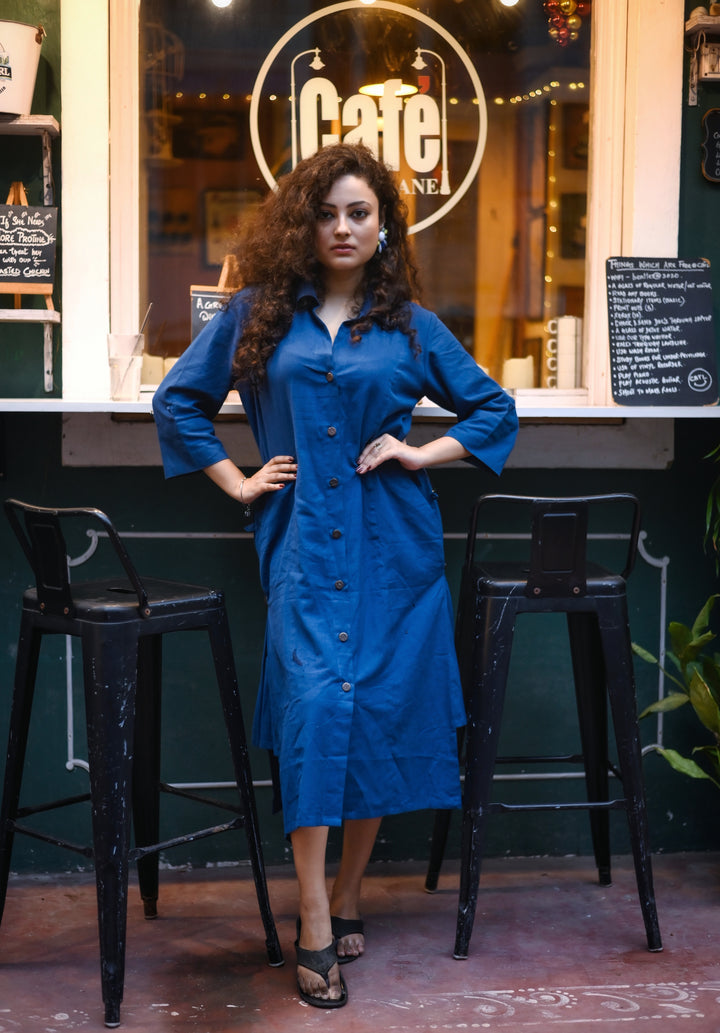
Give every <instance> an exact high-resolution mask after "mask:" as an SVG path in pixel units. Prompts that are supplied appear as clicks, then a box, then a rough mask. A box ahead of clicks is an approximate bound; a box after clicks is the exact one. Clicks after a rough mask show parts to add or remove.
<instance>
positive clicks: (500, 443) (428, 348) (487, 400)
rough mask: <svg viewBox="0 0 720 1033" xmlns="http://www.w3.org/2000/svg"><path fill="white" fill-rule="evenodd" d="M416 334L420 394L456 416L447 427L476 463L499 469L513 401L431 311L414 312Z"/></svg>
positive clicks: (513, 420) (511, 437)
mask: <svg viewBox="0 0 720 1033" xmlns="http://www.w3.org/2000/svg"><path fill="white" fill-rule="evenodd" d="M418 331H419V332H418V337H419V340H420V343H421V347H422V349H423V352H422V355H423V360H424V363H425V378H426V385H425V388H426V390H425V393H426V395H427V397H428V398H429V399H430V401H432V402H435V403H436V404H437V405H440V406H442V408H443V409H448V410H449V411H450V412H454V413H455V414H456V415H457V419H458V422H457V423H456V424H455V425H454V426H453V427H451V428H450V429H449V430H448V432H447V433H448V435H449V436H450V437H453V438H456V439H457V440H458V441H459V442H460V444H461V445H462V446H463V447H464V448H466V449H467V451H468V452H469V453H470V457H469V461H470V462H473V461H474V462H476V463H477V462H480V463H483V464H484V465H485V466H488V467H489V468H490V469H491V470H493V471H494V472H495V473H500V471H501V470H502V468H503V466H504V464H505V461H506V459H507V457H508V456H509V455H510V452H511V451H512V448H513V445H514V444H515V438H516V437H517V432H518V419H517V414H516V412H515V402H514V401H513V399H512V398H511V397H510V395H508V394H507V393H506V392H505V391H503V389H502V388H501V387H500V385H499V384H497V383H496V382H495V381H494V380H493V379H492V378H491V377H489V376H488V375H487V374H486V373H485V372H484V371H483V370H482V369H481V368H480V366H478V364H477V363H476V362H475V360H474V359H473V358H472V356H471V355H469V354H468V352H467V351H466V350H465V349H464V348H463V346H462V345H461V344H460V342H459V341H458V340H456V338H455V337H454V336H453V335H452V334H451V333H450V331H449V330H448V329H447V327H446V326H445V325H444V324H443V323H442V322H441V321H440V320H439V319H438V318H437V317H436V316H435V315H434V314H433V313H431V312H428V311H427V310H422V309H420V310H419V311H418Z"/></svg>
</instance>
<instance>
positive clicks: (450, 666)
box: [153, 289, 517, 833]
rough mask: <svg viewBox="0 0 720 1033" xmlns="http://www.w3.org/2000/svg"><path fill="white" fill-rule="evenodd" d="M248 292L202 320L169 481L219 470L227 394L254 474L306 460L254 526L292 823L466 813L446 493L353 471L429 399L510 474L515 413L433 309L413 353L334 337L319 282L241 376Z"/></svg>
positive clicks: (180, 366) (173, 419) (477, 458)
mask: <svg viewBox="0 0 720 1033" xmlns="http://www.w3.org/2000/svg"><path fill="white" fill-rule="evenodd" d="M249 298H250V294H249V293H248V292H247V291H242V292H240V294H238V295H235V297H234V298H233V299H232V301H231V302H230V304H229V305H228V307H227V308H226V309H225V310H224V311H222V312H220V313H218V314H217V315H216V316H215V317H214V318H213V319H212V321H211V322H210V323H209V324H208V325H207V326H206V327H205V328H204V330H203V331H202V332H201V333H200V334H199V336H198V337H197V338H196V339H195V341H194V342H193V343H192V344H191V346H190V347H189V348H188V350H187V351H186V352H185V353H184V354H183V356H182V357H181V358H180V359H179V361H178V362H177V363H176V364H175V365H174V366H173V367H172V369H171V370H170V372H169V373H168V375H167V376H166V377H165V379H164V381H163V382H162V384H161V385H160V387H159V388H158V390H157V392H156V394H155V398H154V403H153V408H154V412H155V419H156V423H157V428H158V433H159V437H160V445H161V449H162V454H163V462H164V466H165V473H166V475H167V476H168V477H172V476H175V475H177V474H184V473H190V472H193V471H196V470H201V469H203V468H204V467H206V466H209V465H211V464H213V463H216V462H218V461H219V460H221V459H224V458H226V456H227V452H226V451H225V448H224V446H223V445H222V443H221V442H220V440H219V439H218V438H217V437H216V436H215V433H214V429H213V424H212V420H213V418H214V416H215V415H216V414H217V412H218V410H219V408H220V406H221V405H222V403H223V402H224V400H225V398H226V395H227V393H228V390H230V389H231V388H232V387H233V386H235V387H237V388H238V390H239V391H240V395H241V398H242V402H243V405H244V408H245V411H246V413H247V417H248V420H249V423H250V426H251V428H252V431H253V434H254V436H255V440H256V442H257V445H258V448H259V451H260V455H261V457H262V460H263V462H267V461H268V460H269V459H271V458H272V457H273V456H277V455H288V456H294V457H295V458H296V460H297V463H298V471H297V479H296V481H295V482H294V483H292V484H290V485H288V486H287V487H285V488H283V489H282V490H281V491H277V492H270V493H268V494H266V495H264V496H263V497H262V498H261V499H260V500H258V502H257V503H256V505H255V514H254V516H255V519H254V529H255V543H256V548H257V552H258V556H259V561H260V576H261V579H262V586H263V590H264V592H265V594H266V596H267V605H268V614H267V629H266V637H265V651H264V658H263V665H262V675H261V683H260V688H259V694H258V699H257V705H256V710H255V720H254V725H253V740H254V742H255V744H256V745H257V746H260V747H264V748H267V749H270V750H271V751H272V752H273V753H274V754H275V755H276V757H277V758H278V762H279V770H280V785H281V792H282V805H283V816H284V824H285V831H286V832H288V833H289V832H291V831H292V830H293V829H295V828H298V827H302V826H315V825H339V824H340V823H341V822H342V821H343V819H346V818H369V817H379V816H381V815H385V814H394V813H401V812H404V811H411V810H416V809H420V808H453V807H457V806H458V805H459V802H460V780H459V769H458V759H457V739H456V729H457V728H458V727H459V726H461V725H463V724H464V723H465V711H464V706H463V698H462V693H461V689H460V681H459V677H458V669H457V661H456V657H455V651H454V645H453V617H452V606H451V600H450V593H449V589H448V585H447V582H446V580H445V573H444V567H445V560H444V549H443V535H442V525H441V521H440V514H439V509H438V504H437V500H436V496H435V493H434V492H433V490H432V488H431V486H430V481H429V479H428V476H427V474H426V472H425V471H424V470H421V471H410V470H406V469H404V468H403V467H402V466H401V465H400V464H399V463H398V462H396V461H389V462H387V463H384V464H382V465H381V466H380V467H379V468H378V469H376V470H373V471H371V472H369V473H366V474H363V475H359V474H357V473H356V472H355V466H356V461H357V458H358V456H359V455H360V452H361V451H362V449H363V447H364V446H365V445H366V444H367V443H368V442H369V441H371V440H372V439H374V438H375V437H377V436H378V435H380V434H382V433H388V434H392V435H393V436H394V437H396V438H399V439H400V440H403V439H404V438H405V437H406V436H407V434H408V431H409V430H410V422H411V416H412V411H413V408H414V407H415V405H416V404H417V402H418V400H419V399H420V398H422V397H423V396H427V397H428V398H429V399H431V400H432V401H433V402H436V403H437V404H438V405H440V406H442V407H443V408H445V409H449V410H451V411H452V412H454V413H456V414H457V417H458V422H457V423H456V424H455V425H454V426H453V427H452V428H451V429H450V430H449V431H448V433H449V434H450V436H452V437H454V438H456V439H457V440H458V441H459V442H461V444H462V445H463V446H464V447H465V448H466V449H467V451H468V452H469V453H470V460H469V461H470V462H473V463H476V464H484V465H485V466H487V467H489V468H490V469H491V470H493V471H495V472H496V473H499V472H500V470H501V469H502V466H503V463H504V462H505V460H506V458H507V456H508V454H509V452H510V450H511V448H512V446H513V443H514V440H515V436H516V433H517V417H516V415H515V407H514V403H513V401H512V399H511V398H509V397H508V395H506V394H505V392H504V391H503V390H502V389H501V388H500V387H498V385H497V384H496V383H495V382H494V381H493V380H491V379H490V378H489V377H488V376H486V375H485V374H484V373H483V372H482V370H481V369H480V368H479V367H478V366H477V364H476V363H475V362H474V361H473V359H472V358H471V357H470V355H468V353H467V352H466V351H465V349H464V348H463V347H462V346H461V345H460V344H459V343H458V341H457V340H456V339H455V338H454V337H453V336H452V334H451V333H450V331H449V330H448V329H447V328H446V327H445V326H444V325H443V324H442V323H441V322H440V320H439V319H438V318H437V317H436V316H435V315H433V314H432V313H431V312H428V311H427V310H425V309H423V308H421V307H419V306H417V305H413V306H412V321H413V326H414V327H415V329H416V331H417V342H418V344H419V346H420V351H419V352H417V351H413V350H412V349H411V347H410V343H409V340H408V337H407V336H406V335H405V334H402V333H400V332H399V331H397V332H389V331H384V330H381V329H379V328H377V327H373V328H372V329H371V330H369V331H368V332H366V333H365V334H364V335H363V337H362V340H361V341H360V342H359V343H357V344H354V343H353V342H352V341H351V339H350V327H349V324H344V325H343V326H341V328H340V330H339V332H338V334H337V336H336V338H335V341H334V342H333V341H332V340H331V338H330V334H329V333H328V330H327V328H326V327H325V325H324V324H323V323H322V322H321V320H320V319H319V318H318V317H317V316H316V315H315V312H314V308H315V305H316V299H315V298H314V297H313V295H312V292H311V291H310V290H309V289H306V290H303V291H301V292H300V294H299V297H298V303H297V307H296V312H295V316H294V319H293V323H292V325H291V327H290V330H289V332H288V334H287V335H286V337H285V338H284V339H283V340H282V341H281V342H280V344H279V345H278V347H277V348H276V350H275V352H274V353H273V355H272V357H271V359H270V361H269V363H268V366H267V377H266V379H265V380H264V381H263V383H262V385H261V386H260V387H259V388H255V389H253V388H251V387H249V386H248V385H244V384H242V383H241V384H234V383H233V376H232V371H231V370H232V360H233V354H234V351H235V348H236V345H237V341H238V337H239V332H240V327H241V325H242V321H243V318H244V314H245V313H246V312H247V306H248V304H249Z"/></svg>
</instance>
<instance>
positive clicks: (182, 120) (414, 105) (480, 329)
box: [140, 0, 593, 388]
mask: <svg viewBox="0 0 720 1033" xmlns="http://www.w3.org/2000/svg"><path fill="white" fill-rule="evenodd" d="M419 6H421V7H422V10H421V11H418V10H416V8H418V7H419ZM561 8H562V10H561ZM553 10H554V11H555V13H554V14H553V13H552V12H549V11H548V10H546V9H545V6H544V5H543V3H542V2H539V0H532V2H531V0H519V2H518V3H516V4H515V5H514V6H507V5H505V4H503V3H501V2H500V0H463V2H459V3H447V2H446V0H433V2H430V3H427V4H423V5H417V4H405V5H403V4H398V3H383V2H381V0H378V2H376V3H366V4H362V3H345V4H343V3H333V4H317V3H316V4H312V3H305V2H301V0H284V2H278V0H276V2H274V3H272V4H268V3H266V2H262V0H232V2H230V3H227V2H226V3H225V5H224V6H220V5H216V4H214V3H212V2H211V0H144V2H143V3H142V4H141V7H140V12H141V14H140V18H141V24H140V53H141V68H140V72H141V104H142V107H141V112H140V117H141V127H142V135H141V153H140V161H141V181H143V182H144V186H145V189H144V190H143V192H142V195H141V196H142V198H143V203H144V210H143V211H142V212H141V230H142V238H141V246H143V248H144V249H145V250H146V253H147V274H146V277H147V278H146V283H145V285H144V293H145V294H146V295H147V300H148V302H150V301H152V303H153V307H152V312H151V317H150V321H149V325H148V329H147V330H146V340H147V342H148V348H149V349H150V350H151V351H152V352H153V353H155V354H156V356H157V357H158V359H159V358H161V357H166V358H168V359H170V360H172V358H173V357H174V356H176V355H178V354H180V353H181V352H182V351H183V350H184V348H185V347H186V346H187V344H188V342H189V339H190V334H191V333H192V329H191V321H190V314H191V309H190V296H189V290H190V286H191V285H213V284H216V283H217V282H218V280H219V278H220V276H221V274H222V271H223V264H224V261H225V256H226V255H227V253H228V251H229V250H230V247H231V244H230V241H231V238H232V233H233V230H234V229H235V227H236V225H237V223H238V221H239V220H241V219H242V218H243V215H244V214H246V213H248V212H250V211H252V208H253V206H254V205H255V204H257V202H258V201H259V200H260V199H261V198H262V197H263V196H264V195H265V194H266V192H267V191H268V190H269V189H271V188H272V186H273V185H274V183H275V182H276V180H277V178H278V177H279V176H281V175H282V174H283V173H284V172H287V171H288V170H289V169H290V168H292V167H293V165H294V164H295V163H296V162H297V160H298V159H299V158H300V157H302V156H304V155H306V154H307V153H309V152H310V151H312V150H315V149H317V147H318V146H320V145H322V143H323V142H327V141H332V140H338V139H350V140H357V139H363V140H364V141H365V142H366V143H367V144H368V145H369V146H371V147H372V148H373V149H374V150H375V151H376V153H378V154H379V156H380V157H381V158H383V160H385V161H386V162H387V163H388V164H390V165H391V166H392V167H393V168H394V169H395V170H396V176H397V181H398V185H399V188H400V191H401V195H402V197H403V199H404V200H405V202H406V204H407V206H408V213H409V223H410V227H411V232H412V237H413V243H414V247H415V252H416V256H417V260H418V264H419V267H420V270H421V278H422V283H423V288H424V292H423V301H424V303H425V304H426V305H427V306H428V307H429V308H432V309H433V310H434V311H435V312H437V314H438V315H439V316H440V317H441V318H442V319H443V321H444V322H445V323H446V324H447V325H448V326H449V327H450V329H451V330H452V331H453V332H454V333H455V335H456V336H457V337H458V338H459V340H460V341H462V343H463V344H464V345H465V347H466V348H467V349H468V350H469V351H470V352H471V353H472V354H473V356H474V357H475V359H476V360H477V361H478V362H479V363H480V364H481V365H482V366H483V367H485V368H486V369H487V370H488V371H489V372H490V373H491V374H492V375H493V376H494V377H495V378H496V379H498V380H500V381H501V382H502V383H504V384H505V385H506V386H510V387H513V388H515V387H523V388H557V387H558V386H560V387H566V388H576V387H580V386H581V381H582V362H581V341H582V321H583V315H584V307H585V264H586V263H585V258H586V230H587V184H588V158H589V144H590V134H589V98H590V92H591V83H590V74H591V71H590V44H591V38H592V31H593V25H592V22H593V18H592V5H591V4H590V3H583V2H581V3H575V0H567V2H566V3H564V4H562V5H560V6H559V7H558V5H554V7H553ZM563 12H564V13H563ZM231 271H232V270H231V269H228V267H226V269H225V273H226V274H227V273H228V272H230V273H231ZM158 368H160V366H159V364H158Z"/></svg>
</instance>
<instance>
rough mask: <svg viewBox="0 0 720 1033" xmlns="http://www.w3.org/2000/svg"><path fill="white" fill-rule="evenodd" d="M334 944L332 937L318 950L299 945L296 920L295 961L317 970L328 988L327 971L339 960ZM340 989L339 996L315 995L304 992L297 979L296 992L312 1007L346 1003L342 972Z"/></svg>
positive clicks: (340, 1006) (335, 942)
mask: <svg viewBox="0 0 720 1033" xmlns="http://www.w3.org/2000/svg"><path fill="white" fill-rule="evenodd" d="M336 944H337V940H335V938H334V937H333V942H332V943H331V944H330V945H329V946H328V947H323V949H322V950H319V951H311V950H307V949H306V948H305V947H301V946H300V922H299V920H298V938H297V940H296V941H295V953H296V955H297V963H298V965H302V967H303V968H308V969H310V971H311V972H317V974H318V975H319V976H322V977H323V979H324V980H325V982H326V983H327V986H328V989H330V980H329V979H328V973H329V972H330V969H331V968H332V967H333V965H337V964H338V962H339V960H340V959H339V958H338V956H337V954H336V952H335V948H336ZM340 989H341V990H342V994H341V996H340V997H315V996H314V995H313V994H309V993H306V991H305V990H303V989H302V987H301V986H300V980H298V993H299V994H300V996H301V998H302V999H303V1001H305V1002H306V1003H307V1004H311V1005H312V1006H313V1008H342V1007H343V1005H345V1004H347V1002H348V992H347V986H346V985H345V980H344V979H343V977H342V972H341V973H340Z"/></svg>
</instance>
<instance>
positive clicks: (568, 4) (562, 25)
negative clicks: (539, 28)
mask: <svg viewBox="0 0 720 1033" xmlns="http://www.w3.org/2000/svg"><path fill="white" fill-rule="evenodd" d="M591 5H592V0H544V2H543V7H544V9H545V13H546V14H547V15H548V16H549V17H548V35H549V36H550V38H551V39H554V40H555V42H556V43H557V44H559V46H561V47H566V46H567V45H568V43H572V42H574V41H575V40H576V39H577V38H578V36H579V34H580V28H581V26H582V19H583V18H587V17H588V16H589V14H590V8H591Z"/></svg>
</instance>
